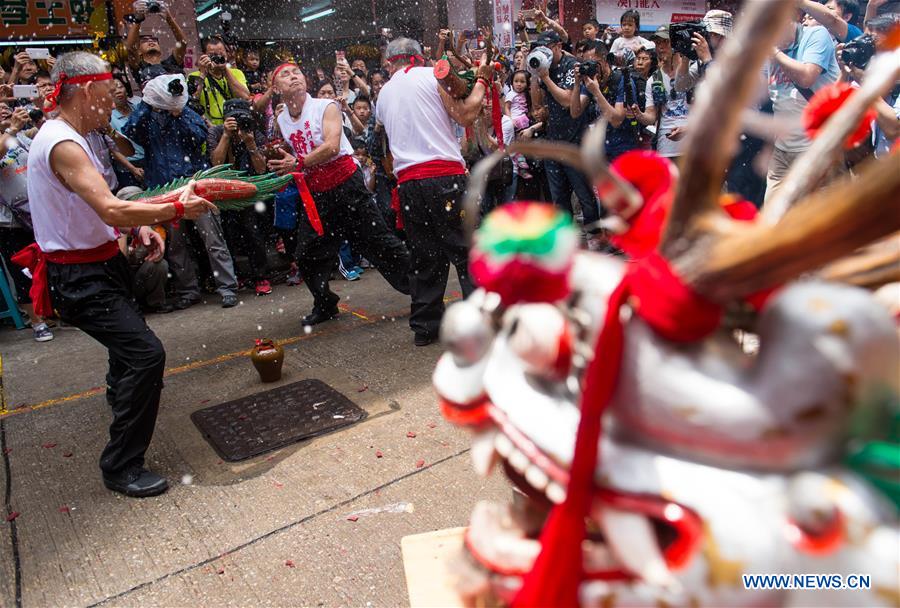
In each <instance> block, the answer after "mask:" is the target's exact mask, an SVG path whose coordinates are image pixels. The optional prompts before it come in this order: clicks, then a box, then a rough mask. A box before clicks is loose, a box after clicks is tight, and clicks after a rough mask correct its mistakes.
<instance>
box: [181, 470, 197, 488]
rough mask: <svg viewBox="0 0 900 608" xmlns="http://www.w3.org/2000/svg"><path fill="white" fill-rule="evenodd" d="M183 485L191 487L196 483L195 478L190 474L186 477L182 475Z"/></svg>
mask: <svg viewBox="0 0 900 608" xmlns="http://www.w3.org/2000/svg"><path fill="white" fill-rule="evenodd" d="M181 483H183V484H184V485H186V486H189V485H191V484H192V483H194V476H193V475H191V474H189V473H188V474H186V475H182V476H181Z"/></svg>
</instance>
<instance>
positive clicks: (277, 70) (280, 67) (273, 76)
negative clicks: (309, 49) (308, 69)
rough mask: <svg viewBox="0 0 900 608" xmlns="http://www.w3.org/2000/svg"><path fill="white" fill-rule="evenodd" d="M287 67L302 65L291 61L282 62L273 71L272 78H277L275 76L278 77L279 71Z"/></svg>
mask: <svg viewBox="0 0 900 608" xmlns="http://www.w3.org/2000/svg"><path fill="white" fill-rule="evenodd" d="M285 68H298V69H299V68H300V66H299V65H297V64H296V63H291V62H287V63H282V64H281V65H280V66H278V67H277V68H275V71H274V72H272V80H275V78H277V77H278V72H280V71H281V70H283V69H285Z"/></svg>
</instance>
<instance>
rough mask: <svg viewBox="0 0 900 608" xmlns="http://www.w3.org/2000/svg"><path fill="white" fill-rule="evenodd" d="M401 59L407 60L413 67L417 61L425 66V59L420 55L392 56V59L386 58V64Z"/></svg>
mask: <svg viewBox="0 0 900 608" xmlns="http://www.w3.org/2000/svg"><path fill="white" fill-rule="evenodd" d="M401 59H408V60H409V62H410V63H411V64H413V65H416V62H417V61H421V62H422V65H425V58H424V57H422V56H421V55H394V56H393V57H388V58H387V60H388V63H397V62H398V61H400V60H401Z"/></svg>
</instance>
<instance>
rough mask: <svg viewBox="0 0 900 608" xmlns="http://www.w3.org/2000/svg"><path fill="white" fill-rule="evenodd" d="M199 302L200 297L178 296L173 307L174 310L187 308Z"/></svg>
mask: <svg viewBox="0 0 900 608" xmlns="http://www.w3.org/2000/svg"><path fill="white" fill-rule="evenodd" d="M199 303H200V298H178V299H177V300H175V304H173V307H174V308H175V310H185V309H187V308H190V307H191V306H193V305H194V304H199Z"/></svg>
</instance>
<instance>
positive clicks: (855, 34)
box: [838, 23, 863, 42]
mask: <svg viewBox="0 0 900 608" xmlns="http://www.w3.org/2000/svg"><path fill="white" fill-rule="evenodd" d="M862 35H863V32H862V30H861V29H859V28H858V27H856V26H855V25H853V24H852V23H848V24H847V35H846V36H845V37H844V39H843V40H839V41H838V42H850V41H851V40H855V39H857V38H859V37H860V36H862Z"/></svg>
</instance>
